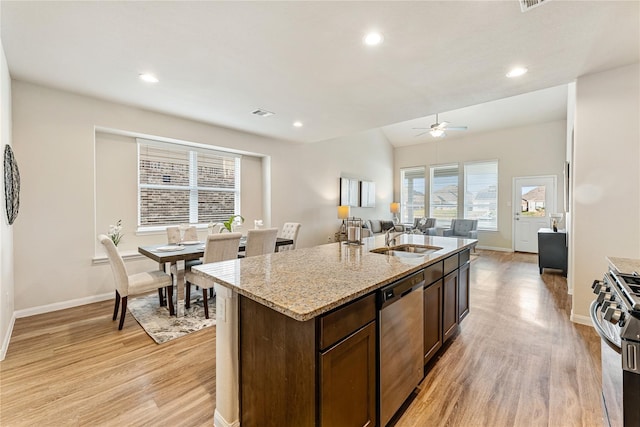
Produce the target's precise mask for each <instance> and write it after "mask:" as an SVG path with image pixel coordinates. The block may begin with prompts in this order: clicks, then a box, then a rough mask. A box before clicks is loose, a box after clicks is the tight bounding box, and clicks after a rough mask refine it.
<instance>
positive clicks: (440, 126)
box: [436, 122, 449, 129]
mask: <svg viewBox="0 0 640 427" xmlns="http://www.w3.org/2000/svg"><path fill="white" fill-rule="evenodd" d="M436 126H437V127H439V128H440V129H444V128H446V127H447V126H449V122H442V123H436Z"/></svg>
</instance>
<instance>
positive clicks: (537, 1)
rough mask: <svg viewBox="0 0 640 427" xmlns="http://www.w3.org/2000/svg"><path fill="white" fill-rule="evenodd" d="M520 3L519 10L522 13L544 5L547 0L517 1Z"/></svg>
mask: <svg viewBox="0 0 640 427" xmlns="http://www.w3.org/2000/svg"><path fill="white" fill-rule="evenodd" d="M519 1H520V9H521V10H522V11H523V12H526V11H528V10H531V9H533V8H536V7H538V6H540V5H541V4H542V3H545V2H547V1H549V0H519Z"/></svg>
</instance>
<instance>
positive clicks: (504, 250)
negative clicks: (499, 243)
mask: <svg viewBox="0 0 640 427" xmlns="http://www.w3.org/2000/svg"><path fill="white" fill-rule="evenodd" d="M476 248H477V249H485V250H487V251H497V252H513V249H511V248H499V247H493V246H476Z"/></svg>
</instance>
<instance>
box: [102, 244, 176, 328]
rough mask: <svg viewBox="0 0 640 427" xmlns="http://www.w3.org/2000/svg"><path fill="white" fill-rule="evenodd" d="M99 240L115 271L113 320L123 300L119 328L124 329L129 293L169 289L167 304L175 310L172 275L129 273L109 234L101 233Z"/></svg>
mask: <svg viewBox="0 0 640 427" xmlns="http://www.w3.org/2000/svg"><path fill="white" fill-rule="evenodd" d="M98 240H99V241H100V243H102V245H103V246H104V247H105V249H106V251H107V256H108V257H109V263H110V264H111V270H112V271H113V278H114V280H115V285H116V302H115V307H114V309H113V320H116V318H117V317H118V306H119V305H120V301H121V300H122V312H121V313H120V324H119V325H118V330H121V329H122V326H123V325H124V316H125V314H126V312H127V298H128V297H129V295H134V294H144V293H147V292H150V291H155V290H157V289H162V288H166V289H167V299H168V301H167V304H168V305H169V307H171V310H170V311H173V310H172V309H173V301H172V298H173V297H172V294H173V292H172V286H173V283H172V279H171V275H169V274H167V273H164V272H162V271H160V270H155V271H149V272H143V273H136V274H127V268H126V266H125V265H124V260H123V259H122V256H120V253H119V252H118V249H117V248H116V245H114V244H113V241H112V240H111V238H110V237H109V236H106V235H104V234H101V235H99V236H98Z"/></svg>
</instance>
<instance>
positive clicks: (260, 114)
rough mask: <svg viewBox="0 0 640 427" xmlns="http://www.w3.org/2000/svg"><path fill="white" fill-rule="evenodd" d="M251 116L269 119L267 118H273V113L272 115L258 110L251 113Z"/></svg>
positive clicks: (260, 109)
mask: <svg viewBox="0 0 640 427" xmlns="http://www.w3.org/2000/svg"><path fill="white" fill-rule="evenodd" d="M251 114H255V115H256V116H260V117H269V116H273V115H274V114H275V113H272V112H271V111H267V110H263V109H262V108H258V109H257V110H254V111H252V112H251Z"/></svg>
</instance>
